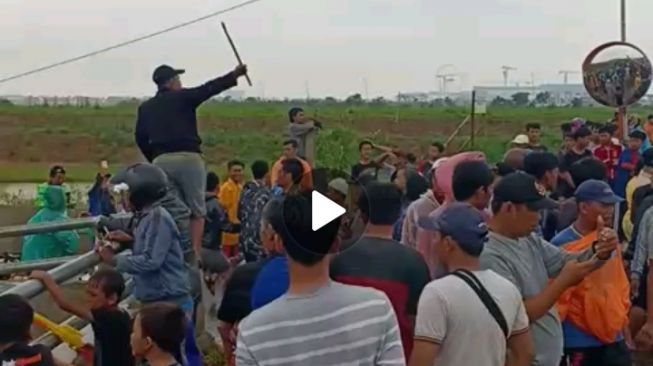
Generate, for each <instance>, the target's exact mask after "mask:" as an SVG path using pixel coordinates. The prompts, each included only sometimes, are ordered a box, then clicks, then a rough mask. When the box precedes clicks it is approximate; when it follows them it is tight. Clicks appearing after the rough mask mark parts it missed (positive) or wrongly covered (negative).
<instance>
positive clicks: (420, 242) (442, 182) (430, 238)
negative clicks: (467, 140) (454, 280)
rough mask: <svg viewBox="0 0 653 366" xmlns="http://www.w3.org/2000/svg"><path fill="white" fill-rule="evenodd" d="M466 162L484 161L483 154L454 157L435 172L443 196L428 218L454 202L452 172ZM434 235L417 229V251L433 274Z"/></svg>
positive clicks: (476, 153)
mask: <svg viewBox="0 0 653 366" xmlns="http://www.w3.org/2000/svg"><path fill="white" fill-rule="evenodd" d="M467 161H485V154H483V153H482V152H479V151H470V152H464V153H460V154H457V155H454V156H452V157H451V158H449V159H448V160H447V161H446V162H444V163H443V164H442V165H441V166H440V167H439V168H438V169H437V170H436V171H435V179H436V181H437V184H438V187H439V188H440V190H441V191H442V193H443V195H444V200H443V201H442V204H441V205H440V206H439V207H438V208H437V209H435V211H433V212H432V213H431V214H430V215H429V217H433V216H437V215H439V214H440V213H441V212H442V211H443V210H444V209H446V208H447V207H448V206H449V205H450V204H451V203H453V202H455V198H454V196H453V187H452V183H453V182H452V180H453V172H454V170H455V169H456V166H458V164H460V163H462V162H467ZM436 235H437V233H434V232H432V231H428V230H424V229H422V228H421V227H418V229H417V251H419V252H420V254H422V257H424V260H425V261H426V264H427V265H428V266H429V270H430V271H431V273H435V271H436V267H437V258H435V257H434V256H433V245H434V243H435V239H436Z"/></svg>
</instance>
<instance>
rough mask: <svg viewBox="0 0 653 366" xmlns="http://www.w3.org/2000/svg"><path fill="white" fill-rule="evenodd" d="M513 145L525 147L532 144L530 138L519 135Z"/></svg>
mask: <svg viewBox="0 0 653 366" xmlns="http://www.w3.org/2000/svg"><path fill="white" fill-rule="evenodd" d="M512 143H513V144H519V145H525V144H528V143H530V140H529V139H528V136H526V135H517V136H515V138H514V139H513V140H512Z"/></svg>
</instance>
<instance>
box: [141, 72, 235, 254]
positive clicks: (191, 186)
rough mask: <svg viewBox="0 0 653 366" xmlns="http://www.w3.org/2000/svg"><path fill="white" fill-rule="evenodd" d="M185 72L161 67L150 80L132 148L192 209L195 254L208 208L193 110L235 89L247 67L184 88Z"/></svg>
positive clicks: (198, 247) (202, 162)
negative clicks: (153, 91) (164, 176)
mask: <svg viewBox="0 0 653 366" xmlns="http://www.w3.org/2000/svg"><path fill="white" fill-rule="evenodd" d="M183 73H184V70H179V69H173V68H172V67H170V66H168V65H162V66H159V67H157V68H156V70H154V74H153V75H152V79H153V81H154V83H155V84H156V85H157V89H158V91H157V93H156V95H155V96H154V97H153V98H151V99H149V100H147V101H146V102H144V103H143V104H141V106H140V107H139V108H138V119H137V121H136V144H137V145H138V147H139V149H140V150H141V152H142V153H143V155H144V156H145V158H146V159H147V160H148V161H150V162H152V163H154V164H155V165H157V166H159V167H160V168H161V169H163V170H164V171H165V172H166V174H167V175H168V179H169V183H170V186H171V188H172V189H173V191H174V192H175V194H176V195H177V196H178V197H180V198H181V199H182V200H183V201H184V203H185V204H186V205H187V206H188V208H189V209H190V210H191V213H192V216H191V222H190V236H191V243H192V244H193V249H195V253H196V256H199V251H200V248H201V247H202V235H203V230H204V216H205V215H206V206H205V203H204V194H205V193H206V192H205V191H206V187H205V185H206V166H205V164H204V159H203V158H202V155H201V149H200V145H201V144H202V140H201V139H200V137H199V134H198V131H197V115H196V109H197V107H199V106H200V105H201V104H202V103H204V102H205V101H207V100H208V99H209V98H211V97H213V96H215V95H217V94H219V93H221V92H223V91H225V90H227V89H230V88H232V87H234V86H236V85H237V83H238V81H237V80H238V78H239V77H240V76H243V75H245V74H246V73H247V66H245V65H240V66H237V67H236V69H234V71H232V72H230V73H228V74H226V75H224V76H222V77H219V78H216V79H213V80H211V81H208V82H207V83H205V84H204V85H201V86H198V87H195V88H183V87H182V85H181V81H180V79H179V75H181V74H183Z"/></svg>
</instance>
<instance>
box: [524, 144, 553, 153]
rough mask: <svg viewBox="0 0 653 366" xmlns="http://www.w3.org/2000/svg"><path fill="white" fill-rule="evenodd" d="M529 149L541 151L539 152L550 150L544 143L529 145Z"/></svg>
mask: <svg viewBox="0 0 653 366" xmlns="http://www.w3.org/2000/svg"><path fill="white" fill-rule="evenodd" d="M528 149H529V150H532V151H539V152H547V151H549V149H547V147H546V146H544V145H530V146H528Z"/></svg>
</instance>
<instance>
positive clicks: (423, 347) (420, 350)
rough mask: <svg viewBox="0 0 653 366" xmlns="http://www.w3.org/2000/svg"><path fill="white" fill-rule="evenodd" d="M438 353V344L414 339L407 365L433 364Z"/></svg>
mask: <svg viewBox="0 0 653 366" xmlns="http://www.w3.org/2000/svg"><path fill="white" fill-rule="evenodd" d="M439 353H440V345H439V344H437V343H435V342H431V341H427V340H420V339H416V340H415V343H413V352H412V353H411V355H410V362H409V363H408V365H409V366H424V365H435V359H436V358H438V354H439ZM511 366H512V365H511Z"/></svg>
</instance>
